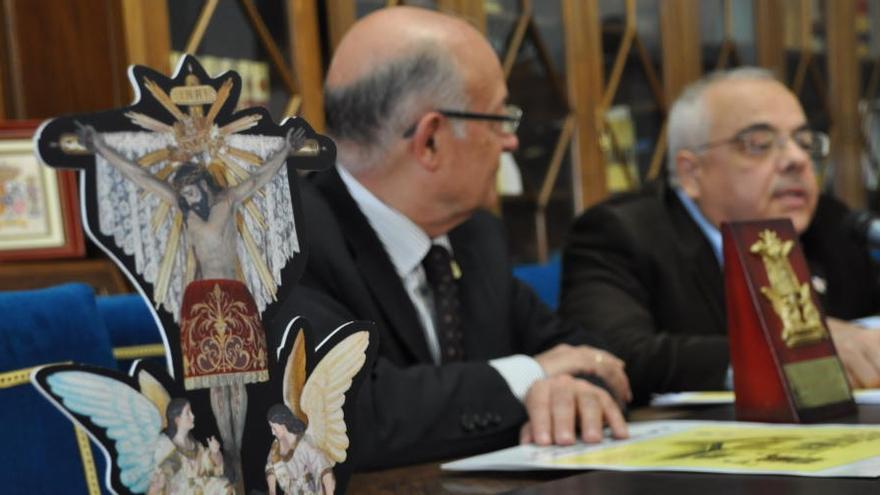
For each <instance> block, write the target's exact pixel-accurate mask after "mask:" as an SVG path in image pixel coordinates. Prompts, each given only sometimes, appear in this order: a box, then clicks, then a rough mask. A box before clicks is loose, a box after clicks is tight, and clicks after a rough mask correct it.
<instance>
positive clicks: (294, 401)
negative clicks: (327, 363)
mask: <svg viewBox="0 0 880 495" xmlns="http://www.w3.org/2000/svg"><path fill="white" fill-rule="evenodd" d="M305 383H306V339H305V336H304V335H303V331H302V330H300V331H299V332H297V334H296V340H294V341H293V349H291V351H290V355H289V356H288V357H287V364H286V365H285V367H284V384H283V390H284V405H286V406H287V407H289V408H290V410H291V411H293V414H294V415H296V417H298V418H299V419H300V420H302V422H303V423H307V422H308V417H307V416H306V413H304V412H303V410H302V408H301V407H300V397H301V396H302V390H303V386H304V385H305Z"/></svg>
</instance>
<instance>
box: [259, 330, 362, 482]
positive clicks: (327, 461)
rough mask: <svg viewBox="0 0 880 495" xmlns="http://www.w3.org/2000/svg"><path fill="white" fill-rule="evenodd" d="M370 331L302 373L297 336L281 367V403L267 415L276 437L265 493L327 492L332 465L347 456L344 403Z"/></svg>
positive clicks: (301, 342) (299, 337) (302, 351)
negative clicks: (278, 491)
mask: <svg viewBox="0 0 880 495" xmlns="http://www.w3.org/2000/svg"><path fill="white" fill-rule="evenodd" d="M368 344H369V333H368V332H365V331H360V332H355V333H353V334H352V335H349V336H348V337H346V338H345V339H343V340H342V341H341V342H340V343H339V344H337V345H336V346H334V347H333V348H332V349H331V350H330V351H329V352H328V353H327V354H326V355H325V356H324V358H323V359H321V361H320V362H318V365H317V366H316V367H315V369H314V370H313V371H312V373H311V375H309V377H308V379H306V378H305V364H306V362H305V348H304V346H305V344H304V338H303V335H302V332H300V333H299V334H298V335H297V338H296V341H295V342H294V346H293V350H292V351H291V352H290V355H289V356H288V358H287V364H286V366H285V370H284V404H275V405H274V406H272V407H271V408H269V411H268V413H267V415H266V419H267V421H268V423H269V428H270V429H271V430H272V435H273V436H274V437H275V440H274V441H273V442H272V446H271V448H270V449H269V455H268V458H267V460H266V483H267V484H268V486H269V494H270V495H275V494H276V493H277V487H278V486H280V487H281V491H282V493H285V494H287V495H317V494H320V495H330V494H332V493H334V491H335V489H336V478H335V477H334V476H333V466H334V465H336V463H338V462H343V461H345V458H346V450H347V449H348V435H347V429H346V426H345V418H344V417H343V413H342V406H343V404H344V403H345V393H346V392H347V391H348V389H349V388H350V387H351V381H352V379H353V378H354V376H355V375H356V374H357V373H358V371H360V369H361V368H362V367H363V365H364V362H365V360H366V350H367V346H368Z"/></svg>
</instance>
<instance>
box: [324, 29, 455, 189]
mask: <svg viewBox="0 0 880 495" xmlns="http://www.w3.org/2000/svg"><path fill="white" fill-rule="evenodd" d="M467 106H468V98H467V94H466V92H465V84H464V79H463V77H462V75H461V72H460V70H459V67H458V65H457V64H456V62H455V60H453V58H452V57H451V56H450V54H449V53H448V52H446V51H443V50H440V49H438V48H437V47H436V46H435V45H427V44H425V45H421V46H417V47H415V48H414V49H413V50H411V51H409V52H408V53H407V54H406V55H404V56H402V57H400V58H398V59H396V60H393V61H391V62H389V63H386V64H383V67H381V68H378V69H376V70H374V71H371V72H370V73H368V74H367V75H366V76H364V77H362V78H360V79H359V80H357V81H354V82H353V83H351V84H349V85H347V86H343V87H329V86H328V87H325V88H324V111H325V113H326V116H327V133H328V134H329V135H330V136H331V137H332V138H333V139H335V140H336V141H337V145H338V147H339V158H340V163H341V164H343V165H345V166H346V167H347V168H348V169H349V170H350V171H352V172H357V171H360V170H365V169H367V168H370V167H373V166H381V160H380V159H381V157H382V155H383V154H384V153H385V152H386V151H387V150H388V149H389V148H390V147H391V145H392V144H393V143H394V141H395V140H397V139H400V138H401V136H402V135H403V133H404V132H405V131H406V130H407V128H409V126H411V125H412V124H414V123H415V122H416V121H417V120H418V118H419V117H420V116H421V114H422V113H424V112H426V111H428V110H432V109H437V108H445V109H451V110H463V109H465V108H466V107H467ZM456 124H457V123H456ZM456 124H454V125H455V127H454V130H455V132H456V133H457V134H458V135H459V136H461V134H462V132H463V127H462V126H460V125H456Z"/></svg>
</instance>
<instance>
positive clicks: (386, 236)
mask: <svg viewBox="0 0 880 495" xmlns="http://www.w3.org/2000/svg"><path fill="white" fill-rule="evenodd" d="M336 169H337V170H338V171H339V176H340V177H341V178H342V182H343V183H344V184H345V187H347V188H348V192H349V194H351V197H352V199H354V201H355V203H357V205H358V207H359V208H360V210H361V212H362V213H363V214H364V216H365V217H367V222H369V224H370V226H371V227H372V228H373V230H375V231H376V235H377V236H378V237H379V241H380V242H382V245H383V246H384V247H385V252H387V253H388V256H389V257H390V258H391V263H392V264H393V265H394V268H395V270H397V275H398V276H399V277H401V278H403V277H405V276H407V275H409V274H410V273H411V272H412V271H413V270H414V269H416V268H417V267H419V266H421V263H422V260H423V259H424V258H425V255H427V254H428V250H429V249H431V244H439V245H441V246H443V247H445V248H446V249H448V250H449V252H450V254H451V253H452V246H451V245H450V244H449V238H448V237H447V236H446V235H442V236H439V237H437V238H435V239H433V240H432V239H431V238H430V237H428V234H426V233H425V231H424V230H422V229H421V228H420V227H419V226H418V225H416V224H415V223H414V222H413V221H412V220H410V219H409V218H408V217H407V216H406V215H404V214H403V213H401V212H400V211H398V210H396V209H394V208H392V207H390V206H388V205H387V204H385V203H383V202H382V200H380V199H379V198H377V197H376V195H374V194H373V193H372V192H370V190H369V189H367V188H366V187H364V186H363V185H362V184H361V183H360V182H358V181H357V179H355V178H354V176H352V175H351V174H350V173H349V172H348V171H347V170H346V169H345V167H342V166H339V165H337V167H336Z"/></svg>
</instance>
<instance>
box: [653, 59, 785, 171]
mask: <svg viewBox="0 0 880 495" xmlns="http://www.w3.org/2000/svg"><path fill="white" fill-rule="evenodd" d="M735 80H759V81H777V82H778V81H779V80H778V79H777V78H776V76H775V75H773V72H771V71H769V70H767V69H762V68H760V67H748V66H746V67H737V68H735V69H726V70H717V71H714V72H711V73H709V74H707V75H705V76H703V77H702V78H700V79H698V80H696V81H694V82H692V83H690V84H689V85H687V86H686V87H685V88H684V90H683V91H682V92H681V95H679V97H678V98H676V100H675V103H673V104H672V108H671V109H670V110H669V118H668V120H667V123H666V126H667V127H666V144H667V150H666V166H667V170H668V172H669V182H670V184H673V185H676V184H677V182H678V177H677V176H676V171H675V155H676V154H677V153H678V152H679V151H681V150H688V149H690V150H692V149H694V148H697V147H699V146H702V145H704V144H706V142H707V141H708V140H709V129H710V128H711V125H712V115H710V114H709V110H708V108H706V102H705V101H704V98H703V96H704V95H705V93H706V90H707V89H708V88H709V87H710V86H712V85H713V84H715V83H718V82H721V81H735Z"/></svg>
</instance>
